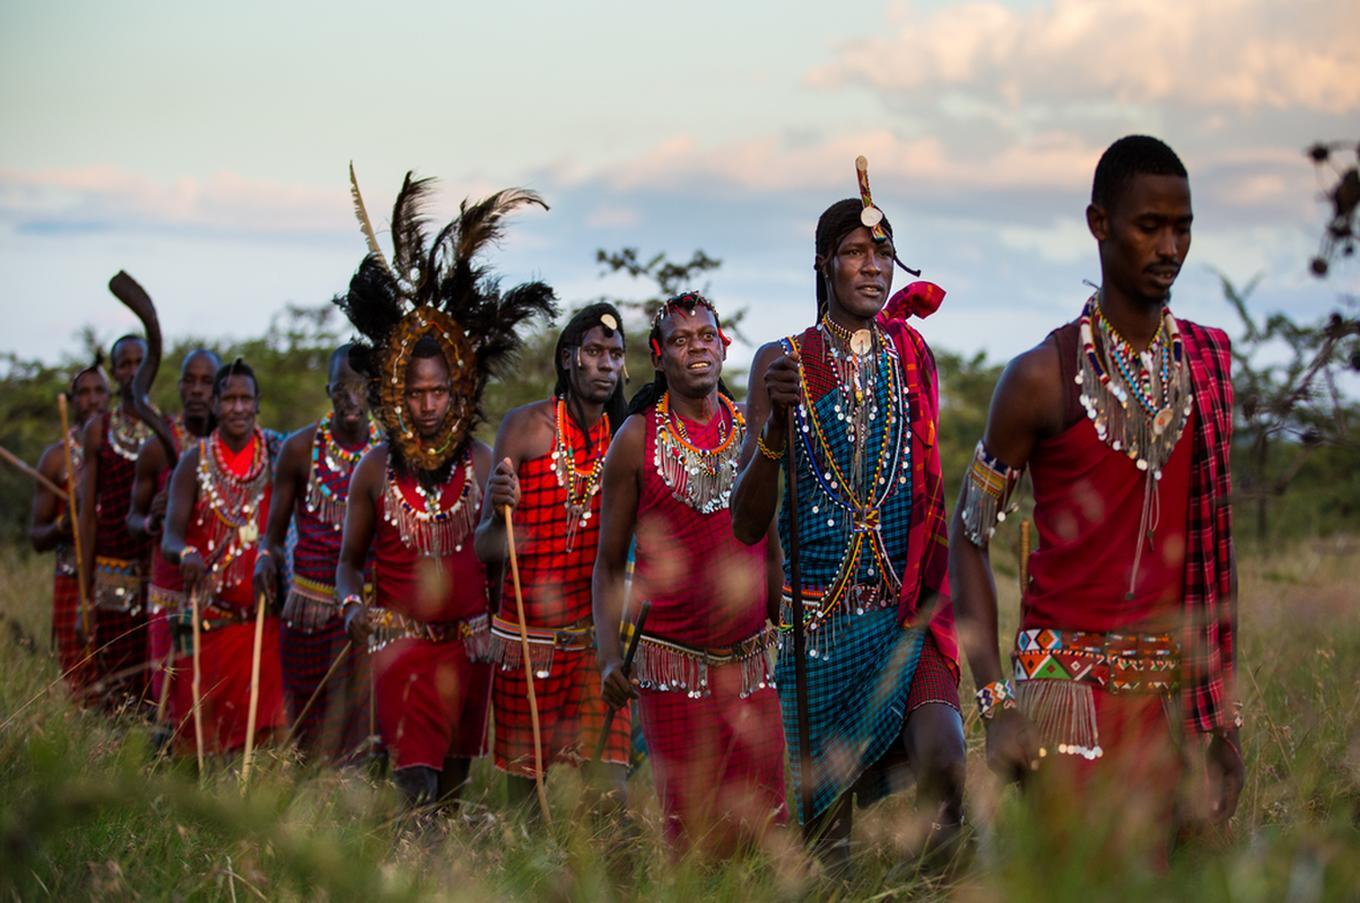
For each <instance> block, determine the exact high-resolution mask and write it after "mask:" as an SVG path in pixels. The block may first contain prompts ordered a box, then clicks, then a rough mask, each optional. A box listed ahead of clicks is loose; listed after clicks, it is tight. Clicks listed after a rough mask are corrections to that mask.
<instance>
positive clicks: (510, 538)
mask: <svg viewBox="0 0 1360 903" xmlns="http://www.w3.org/2000/svg"><path fill="white" fill-rule="evenodd" d="M501 512H502V514H503V515H504V517H505V541H506V544H507V546H508V548H509V550H510V578H511V580H512V581H513V582H514V585H515V611H516V613H517V614H518V616H519V650H520V658H521V659H522V660H523V662H524V681H525V683H526V685H527V686H528V688H529V724H530V726H531V727H532V728H533V731H534V789H535V790H536V791H537V792H538V806H539V808H540V809H542V810H543V822H544V824H546V825H548V826H549V827H551V826H552V815H551V813H549V812H548V792H547V790H546V789H545V788H544V786H543V737H542V735H541V734H540V733H539V727H538V697H537V696H535V695H534V666H533V663H532V662H530V661H529V628H528V625H527V624H526V623H525V621H524V594H523V593H522V592H521V591H520V587H519V557H518V556H517V555H516V554H515V523H514V518H513V516H512V514H511V510H510V506H509V505H506V506H505V507H503V508H502V509H501Z"/></svg>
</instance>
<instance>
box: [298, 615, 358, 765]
mask: <svg viewBox="0 0 1360 903" xmlns="http://www.w3.org/2000/svg"><path fill="white" fill-rule="evenodd" d="M353 648H354V641H353V640H346V641H345V647H344V648H343V649H341V650H340V654H339V655H337V656H336V657H335V661H333V662H331V666H330V667H329V668H327V669H326V674H325V676H323V677H322V678H321V683H319V684H317V685H316V689H315V690H313V691H312V695H311V697H310V698H308V700H307V704H306V705H304V706H303V707H302V711H301V712H300V713H298V716H297V719H296V720H295V721H294V722H293V726H292V727H290V728H289V729H288V734H287V736H285V737H284V738H283V745H284V746H287V745H288V744H289V743H292V742H293V737H294V736H295V735H296V734H297V731H298V728H299V727H301V726H302V720H303V719H304V718H306V717H307V715H308V713H309V712H311V710H312V706H313V705H315V704H316V701H317V699H319V698H320V697H321V691H322V690H323V689H325V686H326V684H327V682H328V681H330V679H331V675H333V674H334V673H335V671H336V669H337V668H339V667H340V663H341V662H342V661H344V660H345V656H347V655H349V651H350V650H351V649H353ZM370 733H371V730H370Z"/></svg>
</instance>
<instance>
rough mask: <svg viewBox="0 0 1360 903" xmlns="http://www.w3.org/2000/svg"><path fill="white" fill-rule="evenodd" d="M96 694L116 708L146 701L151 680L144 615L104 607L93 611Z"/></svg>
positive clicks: (106, 703)
mask: <svg viewBox="0 0 1360 903" xmlns="http://www.w3.org/2000/svg"><path fill="white" fill-rule="evenodd" d="M94 622H95V628H94V635H95V646H96V647H97V648H98V649H99V652H98V653H97V654H96V655H95V662H96V668H95V669H96V671H97V672H98V676H97V681H98V691H99V695H100V697H101V699H102V700H103V704H104V705H105V706H106V707H112V708H117V707H119V706H121V705H123V704H124V703H125V702H127V701H128V700H129V699H132V700H138V701H140V700H141V699H143V698H145V696H146V688H147V684H148V681H149V678H150V675H149V673H148V672H149V670H150V663H149V662H148V660H147V635H146V614H145V612H144V611H142V610H141V609H140V608H139V609H138V611H137V613H136V614H133V613H132V612H128V611H113V610H110V609H107V608H96V609H95V610H94Z"/></svg>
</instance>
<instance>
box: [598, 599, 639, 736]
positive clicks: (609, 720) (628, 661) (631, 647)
mask: <svg viewBox="0 0 1360 903" xmlns="http://www.w3.org/2000/svg"><path fill="white" fill-rule="evenodd" d="M651 610H652V603H651V600H649V599H643V600H642V601H641V602H639V603H638V613H637V620H636V621H634V622H633V635H632V636H630V637H629V638H628V648H627V649H625V650H624V653H623V676H624V677H629V676H630V675H632V673H633V657H634V656H636V655H637V648H638V643H640V642H641V641H642V628H643V625H645V624H646V623H647V612H649V611H651ZM616 712H618V709H616V708H613V707H612V706H611V707H610V708H609V710H608V711H607V712H605V713H604V727H602V728H601V729H600V736H599V739H597V740H596V741H595V758H594V759H593V760H592V761H594V762H599V761H600V760H602V759H603V758H604V748H605V746H606V745H607V744H608V742H609V731H610V729H611V728H612V727H613V726H614V714H615V713H616Z"/></svg>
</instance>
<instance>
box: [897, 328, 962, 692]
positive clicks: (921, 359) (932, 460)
mask: <svg viewBox="0 0 1360 903" xmlns="http://www.w3.org/2000/svg"><path fill="white" fill-rule="evenodd" d="M878 325H879V326H880V327H881V328H882V329H883V331H884V332H885V333H887V335H888V336H889V337H890V338H891V339H892V341H893V345H894V346H895V347H896V348H897V354H898V357H899V358H901V360H902V375H903V381H904V383H905V385H906V390H907V395H908V397H909V398H910V399H911V469H912V473H911V496H912V497H911V529H910V533H909V535H908V538H907V548H908V554H907V567H906V572H905V573H904V574H903V575H902V596H901V598H900V600H899V602H898V617H899V619H900V620H901V622H902V623H903V624H912V623H915V622H916V621H917V618H918V616H919V613H920V612H919V609H920V606H921V604H922V603H923V602H925V603H929V604H930V605H932V606H934V614H933V615H932V616H931V618H930V633H931V636H932V637H934V639H935V644H936V646H938V647H939V651H940V652H941V653H942V654H943V655H944V657H945V659H946V660H947V661H948V663H949V666H950V668H951V670H953V672H954V673H955V676H956V677H957V674H958V669H959V643H958V638H957V636H956V634H955V632H954V604H953V602H952V601H951V600H950V597H949V516H948V512H946V511H945V502H944V477H943V470H942V468H941V466H940V445H939V437H938V435H937V424H938V423H939V417H940V389H939V379H938V377H937V375H936V371H935V357H934V355H932V354H931V352H930V348H929V346H927V345H926V342H925V339H923V338H922V337H921V334H920V333H919V332H917V331H916V330H915V329H913V328H912V327H911V326H910V325H908V324H907V323H906V321H905V320H902V319H897V318H893V317H889V316H886V315H880V316H879V318H878Z"/></svg>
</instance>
